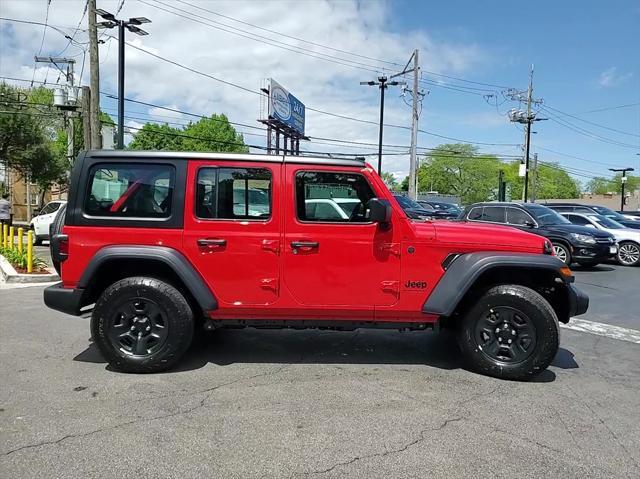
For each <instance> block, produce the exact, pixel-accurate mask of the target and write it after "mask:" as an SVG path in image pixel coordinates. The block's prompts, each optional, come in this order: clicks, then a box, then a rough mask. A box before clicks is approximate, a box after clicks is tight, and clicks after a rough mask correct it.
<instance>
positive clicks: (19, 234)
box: [18, 228, 24, 253]
mask: <svg viewBox="0 0 640 479" xmlns="http://www.w3.org/2000/svg"><path fill="white" fill-rule="evenodd" d="M23 233H24V230H23V229H22V228H18V251H20V252H21V253H22V250H23V249H24V245H23V244H22V234H23Z"/></svg>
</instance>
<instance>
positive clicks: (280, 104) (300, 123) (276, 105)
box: [269, 79, 304, 135]
mask: <svg viewBox="0 0 640 479" xmlns="http://www.w3.org/2000/svg"><path fill="white" fill-rule="evenodd" d="M269 117H270V118H272V119H274V120H278V121H279V122H280V123H282V124H283V125H285V126H288V127H289V128H291V129H293V130H295V131H296V132H297V133H299V134H300V135H304V104H303V103H302V102H301V101H300V100H298V99H297V98H296V97H295V96H293V95H292V94H291V93H289V92H288V91H287V90H285V89H284V88H283V87H282V86H281V85H280V84H279V83H278V82H276V81H275V80H273V79H272V80H271V86H270V88H269Z"/></svg>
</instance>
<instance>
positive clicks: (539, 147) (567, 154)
mask: <svg viewBox="0 0 640 479" xmlns="http://www.w3.org/2000/svg"><path fill="white" fill-rule="evenodd" d="M536 149H538V150H544V151H548V152H550V153H555V154H556V155H560V156H566V157H567V158H573V159H574V160H579V161H586V162H587V163H594V164H597V165H603V166H606V167H610V166H612V165H610V164H608V163H605V162H602V161H596V160H589V159H587V158H582V157H581V156H575V155H570V154H569V153H562V152H561V151H557V150H552V149H551V148H546V147H542V146H536Z"/></svg>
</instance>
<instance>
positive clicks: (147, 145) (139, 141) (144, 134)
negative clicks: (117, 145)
mask: <svg viewBox="0 0 640 479" xmlns="http://www.w3.org/2000/svg"><path fill="white" fill-rule="evenodd" d="M183 134H184V133H182V130H180V129H178V128H173V127H172V126H169V125H167V124H163V125H158V124H155V123H145V125H144V126H143V127H142V128H141V129H140V130H138V132H137V133H136V134H135V135H134V136H133V140H132V141H131V143H129V146H128V148H129V149H131V150H157V151H186V148H185V146H184V138H183V137H182V135H183Z"/></svg>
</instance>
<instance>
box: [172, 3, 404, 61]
mask: <svg viewBox="0 0 640 479" xmlns="http://www.w3.org/2000/svg"><path fill="white" fill-rule="evenodd" d="M176 1H178V2H180V3H182V4H185V5H189V6H190V7H193V8H197V9H198V10H202V11H205V12H208V13H211V14H213V15H216V16H219V17H222V18H226V19H227V20H231V21H234V22H237V23H241V24H243V25H247V26H250V27H253V28H257V29H258V30H262V31H265V32H269V33H273V34H274V35H278V36H280V37H286V38H290V39H292V40H297V41H299V42H303V43H307V44H309V45H313V46H317V47H320V48H325V49H327V50H331V51H334V52H336V53H342V54H345V55H351V56H354V57H358V58H363V59H365V60H372V61H374V62H378V63H386V64H388V65H393V66H398V67H402V65H401V64H400V63H395V62H391V61H388V60H381V59H379V58H373V57H368V56H366V55H361V54H359V53H354V52H350V51H347V50H343V49H340V48H335V47H331V46H328V45H323V44H321V43H315V42H312V41H309V40H305V39H304V38H300V37H294V36H292V35H287V34H286V33H282V32H278V31H275V30H270V29H268V28H264V27H261V26H259V25H255V24H253V23H249V22H245V21H243V20H238V19H237V18H233V17H230V16H227V15H223V14H221V13H218V12H214V11H212V10H207V9H206V8H203V7H199V6H197V5H194V4H192V3H189V2H185V1H183V0H176Z"/></svg>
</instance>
